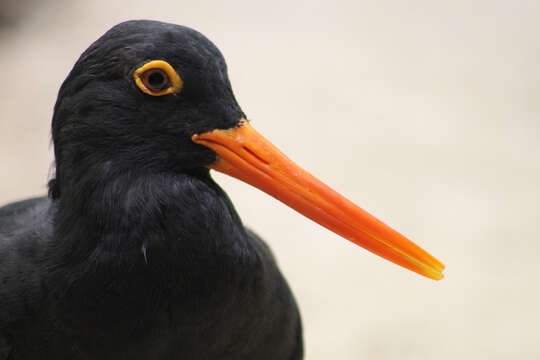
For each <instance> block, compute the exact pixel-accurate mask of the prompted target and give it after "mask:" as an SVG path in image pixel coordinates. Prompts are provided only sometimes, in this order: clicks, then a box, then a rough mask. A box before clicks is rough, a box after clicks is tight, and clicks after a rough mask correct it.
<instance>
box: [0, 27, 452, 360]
mask: <svg viewBox="0 0 540 360" xmlns="http://www.w3.org/2000/svg"><path fill="white" fill-rule="evenodd" d="M52 135H53V141H54V151H55V158H56V172H55V177H54V179H52V180H51V181H50V183H49V196H48V197H41V198H35V199H29V200H25V201H21V202H17V203H13V204H10V205H7V206H5V207H3V208H1V209H0V360H4V359H10V360H19V359H71V360H74V359H94V360H97V359H99V360H106V359H130V360H136V359H153V360H157V359H201V360H203V359H257V360H264V359H301V358H302V353H303V346H302V328H301V323H300V316H299V313H298V309H297V306H296V303H295V300H294V298H293V295H292V293H291V291H290V290H289V287H288V286H287V283H286V281H285V280H284V278H283V277H282V275H281V274H280V272H279V270H278V268H277V265H276V263H275V260H274V258H273V256H272V254H271V252H270V250H269V248H268V247H267V245H266V244H265V243H264V242H263V241H262V240H261V239H260V238H259V237H257V235H255V234H254V233H253V232H251V231H249V230H247V229H246V228H244V226H243V225H242V222H241V221H240V218H239V217H238V215H237V213H236V212H235V210H234V207H233V205H232V204H231V202H230V200H229V198H228V197H227V195H226V194H225V193H224V192H223V190H221V188H220V187H219V186H218V185H217V184H216V183H215V182H214V181H213V180H212V178H211V177H210V174H209V169H214V170H217V171H221V172H224V173H226V174H229V175H231V176H234V177H236V178H239V179H240V180H243V181H245V182H247V183H249V184H251V185H253V186H256V187H258V188H259V189H261V190H263V191H265V192H267V193H268V194H270V195H272V196H274V197H275V198H277V199H278V200H280V201H282V202H284V203H285V204H287V205H288V206H290V207H292V208H294V209H295V210H297V211H298V212H300V213H302V214H304V215H305V216H307V217H309V218H310V219H312V220H314V221H316V222H318V223H319V224H321V225H322V226H325V227H327V228H328V229H330V230H332V231H334V232H336V233H337V234H339V235H341V236H343V237H344V238H346V239H348V240H350V241H352V242H354V243H356V244H358V245H360V246H362V247H364V248H366V249H367V250H369V251H372V252H374V253H376V254H378V255H380V256H382V257H384V258H386V259H388V260H390V261H393V262H395V263H396V264H399V265H401V266H403V267H405V268H407V269H410V270H412V271H415V272H417V273H419V274H422V275H424V276H427V277H430V278H433V279H441V278H442V270H443V268H444V266H443V265H442V263H440V262H439V261H438V260H436V259H435V258H434V257H432V256H431V255H429V254H428V253H427V252H425V251H424V250H422V249H421V248H420V247H418V246H416V245H415V244H414V243H412V242H411V241H409V240H407V239H406V238H405V237H404V236H402V235H400V234H399V233H397V232H396V231H394V230H392V229H391V228H390V227H388V226H387V225H385V224H383V223H382V222H380V221H379V220H377V219H375V218H374V217H373V216H371V215H369V214H368V213H366V212H365V211H363V210H362V209H360V208H359V207H357V206H356V205H354V204H352V203H351V202H350V201H348V200H346V199H345V198H344V197H342V196H341V195H339V194H337V193H336V192H334V191H333V190H331V189H330V188H329V187H327V186H326V185H324V184H323V183H321V182H320V181H318V180H317V179H315V178H314V177H313V176H311V175H310V174H309V173H307V172H306V171H304V170H302V169H301V168H300V167H298V166H297V165H295V164H294V163H293V162H292V161H291V160H289V159H288V158H287V157H285V155H283V154H282V153H281V152H280V151H279V150H277V149H276V148H275V147H274V146H273V145H272V144H271V143H270V142H268V141H267V140H266V139H264V138H263V137H262V136H261V135H259V134H258V133H257V132H256V131H255V130H254V129H253V128H252V127H251V125H250V124H249V122H248V121H247V120H246V116H245V115H244V113H243V112H242V110H241V109H240V107H239V105H238V104H237V102H236V100H235V98H234V95H233V92H232V90H231V85H230V83H229V79H228V77H227V69H226V65H225V61H224V59H223V57H222V55H221V54H220V52H219V50H218V49H217V48H216V47H215V46H214V45H213V44H212V43H211V42H210V41H209V40H208V39H206V38H205V37H204V36H203V35H201V34H200V33H198V32H197V31H195V30H192V29H190V28H187V27H183V26H178V25H173V24H166V23H162V22H156V21H145V20H142V21H128V22H124V23H121V24H119V25H117V26H115V27H113V28H112V29H111V30H109V31H108V32H107V33H106V34H105V35H103V36H102V37H101V38H100V39H98V40H97V41H96V42H95V43H94V44H92V45H91V46H90V47H89V48H88V49H87V50H86V51H85V52H84V53H83V54H82V55H81V57H80V58H79V60H78V61H77V63H76V64H75V66H74V68H73V70H72V71H71V73H70V74H69V75H68V77H67V79H66V80H65V81H64V83H63V85H62V87H61V88H60V92H59V95H58V100H57V102H56V106H55V109H54V116H53V121H52Z"/></svg>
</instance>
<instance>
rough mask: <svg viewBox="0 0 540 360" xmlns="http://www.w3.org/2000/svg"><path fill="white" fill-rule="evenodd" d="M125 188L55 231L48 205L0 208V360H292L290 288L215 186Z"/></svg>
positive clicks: (36, 202)
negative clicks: (2, 358) (1, 356)
mask: <svg viewBox="0 0 540 360" xmlns="http://www.w3.org/2000/svg"><path fill="white" fill-rule="evenodd" d="M133 187H135V188H137V189H134V188H133ZM133 187H132V186H130V187H129V188H126V189H125V191H122V192H121V193H120V194H115V198H116V200H115V201H112V202H111V201H110V200H111V199H106V198H102V199H101V200H102V201H104V202H105V204H106V205H105V204H103V207H102V208H101V211H103V213H102V214H100V213H99V212H98V213H91V212H88V213H86V214H77V215H75V214H74V213H71V214H70V215H72V216H68V217H66V218H65V219H62V220H61V221H66V222H67V223H66V224H65V226H66V232H65V233H62V231H63V230H60V229H56V228H55V227H56V226H57V225H56V224H58V223H57V222H56V221H57V220H55V219H58V218H61V217H62V216H63V215H61V210H59V208H58V206H57V204H55V203H54V202H53V201H52V200H50V199H48V198H38V199H31V200H27V201H24V202H20V203H15V204H12V205H9V206H7V207H4V208H2V209H1V210H0V224H2V233H1V235H0V243H1V244H2V246H1V247H0V259H2V260H1V263H2V268H1V269H0V278H1V279H2V281H3V285H4V286H2V288H1V290H0V295H1V297H0V298H1V299H2V308H1V309H0V310H1V312H0V315H1V320H2V322H1V323H0V324H2V335H3V336H4V344H9V348H10V349H9V350H10V353H11V357H6V359H8V358H9V359H96V358H99V359H119V358H126V359H128V358H130V359H173V358H174V359H242V358H245V359H248V358H257V359H276V358H278V359H299V358H301V355H302V337H301V325H300V319H299V315H298V310H297V307H296V304H295V302H294V299H293V297H292V295H291V293H290V290H289V288H288V286H287V284H286V282H285V280H284V279H283V277H282V276H281V274H280V273H279V270H278V269H277V266H276V264H275V262H274V258H273V256H272V254H271V253H270V250H269V249H268V247H267V246H266V245H265V244H264V243H263V242H262V241H261V240H260V239H259V238H258V237H257V236H256V235H255V234H254V233H252V232H250V231H248V230H245V229H244V227H243V226H242V225H241V222H240V221H239V219H238V215H237V214H236V212H235V211H234V208H233V207H232V205H231V203H230V201H229V199H228V198H227V196H226V195H225V193H224V192H223V191H222V190H221V189H220V188H219V187H218V186H217V184H215V183H214V182H213V181H212V180H211V179H210V178H209V177H207V178H206V179H204V180H203V181H201V180H199V178H196V179H194V178H192V177H191V176H185V177H177V176H176V177H175V178H174V179H167V178H166V177H161V176H160V177H159V178H152V177H150V178H147V179H140V180H138V181H134V182H133ZM102 190H103V193H102V194H101V195H104V194H105V193H107V191H108V190H107V189H102ZM100 192H101V191H100ZM133 193H136V194H137V195H136V197H135V198H129V196H130V194H133ZM122 195H125V197H123V196H122ZM105 196H106V195H105ZM92 202H93V203H94V204H97V203H98V202H99V201H98V200H97V195H94V197H93V198H92ZM96 206H97V205H96ZM98 207H100V206H98ZM185 209H189V212H188V213H187V214H186V211H185ZM96 211H99V210H97V209H96ZM164 214H167V215H165V216H164ZM111 216H112V217H113V218H111ZM105 218H106V219H107V221H108V222H109V223H108V224H104V223H102V224H97V223H96V222H95V220H96V219H98V220H99V219H105ZM186 218H187V219H189V220H190V221H175V219H186ZM216 220H219V221H216ZM72 221H74V222H75V224H69V223H71V222H72ZM73 225H74V226H73ZM216 225H217V226H216ZM173 239H174V241H173ZM66 244H68V245H71V246H66ZM143 249H145V250H143ZM6 324H8V326H6ZM246 334H249V336H246ZM0 344H1V343H0ZM270 345H271V346H270ZM269 348H270V349H271V351H270V350H269ZM4 351H5V353H6V354H7V351H8V347H7V346H6V345H4Z"/></svg>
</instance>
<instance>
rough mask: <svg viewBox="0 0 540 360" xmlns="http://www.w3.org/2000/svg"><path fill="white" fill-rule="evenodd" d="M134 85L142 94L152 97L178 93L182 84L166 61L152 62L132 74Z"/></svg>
mask: <svg viewBox="0 0 540 360" xmlns="http://www.w3.org/2000/svg"><path fill="white" fill-rule="evenodd" d="M133 79H134V80H135V84H136V85H137V86H138V87H139V89H141V91H142V92H144V93H146V94H148V95H152V96H163V95H168V94H174V93H178V92H179V91H180V90H182V85H184V82H183V81H182V78H181V77H180V75H178V73H177V72H176V71H175V70H174V68H173V67H172V66H171V65H170V64H169V63H168V62H166V61H163V60H152V61H150V62H147V63H146V64H144V65H143V66H141V67H140V68H138V69H137V70H135V72H134V73H133Z"/></svg>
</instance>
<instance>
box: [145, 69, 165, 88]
mask: <svg viewBox="0 0 540 360" xmlns="http://www.w3.org/2000/svg"><path fill="white" fill-rule="evenodd" d="M165 81H166V80H165V75H163V74H162V73H161V72H159V71H154V72H152V73H151V74H150V75H148V85H150V87H151V88H153V89H158V90H161V88H163V86H165Z"/></svg>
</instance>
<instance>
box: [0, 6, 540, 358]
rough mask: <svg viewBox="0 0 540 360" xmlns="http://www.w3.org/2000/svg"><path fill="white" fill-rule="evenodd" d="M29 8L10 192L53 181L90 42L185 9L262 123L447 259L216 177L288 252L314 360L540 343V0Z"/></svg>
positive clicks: (14, 103) (464, 354)
mask: <svg viewBox="0 0 540 360" xmlns="http://www.w3.org/2000/svg"><path fill="white" fill-rule="evenodd" d="M13 4H16V2H14V1H13V2H11V5H13ZM25 4H26V8H25V9H17V7H14V6H12V7H7V6H4V7H3V9H4V10H3V11H4V12H5V13H4V14H3V16H0V19H1V21H2V22H3V23H2V25H4V26H3V27H1V28H0V66H1V76H0V79H1V86H0V109H1V110H0V113H1V116H0V164H1V168H0V181H1V187H0V203H7V202H9V201H12V200H17V199H21V198H24V197H28V196H31V195H38V194H43V193H44V192H45V183H46V181H47V177H48V172H49V168H50V163H51V161H52V156H51V149H50V146H49V123H50V119H51V112H52V106H53V103H54V101H55V98H56V93H57V89H58V87H59V85H60V83H61V82H62V81H63V79H64V78H65V76H66V74H67V73H68V71H69V70H70V68H71V67H72V65H73V63H74V61H75V60H76V59H77V57H78V56H79V54H80V53H81V52H82V51H83V50H84V49H85V48H86V47H87V46H88V45H89V44H90V43H91V42H92V41H94V40H95V39H96V38H97V37H98V36H100V35H101V34H102V33H104V32H105V31H106V30H107V29H108V28H110V27H111V26H112V25H114V24H115V23H118V22H120V21H122V20H127V19H132V18H151V19H159V20H164V21H170V22H175V23H179V24H184V25H188V26H191V27H194V28H196V29H198V30H200V31H201V32H203V33H204V34H206V35H207V36H208V37H209V38H210V39H212V40H213V41H214V42H215V43H216V44H217V45H218V47H220V49H221V50H222V51H223V53H224V55H225V58H226V59H227V61H228V64H229V69H230V78H231V81H232V84H233V88H234V90H235V93H236V96H237V99H238V101H239V102H240V104H241V106H242V107H243V109H244V111H245V112H246V113H247V115H248V116H249V117H250V118H251V119H253V124H254V126H255V127H256V128H257V129H258V130H259V131H260V132H262V133H263V134H265V135H266V136H267V137H268V138H270V139H271V140H272V141H273V142H274V143H275V144H276V145H278V146H279V147H280V148H282V150H283V151H284V152H285V153H287V154H288V155H289V156H290V157H291V158H293V159H294V160H296V161H297V162H298V163H299V164H301V165H302V166H304V167H305V168H307V169H309V170H310V171H311V172H312V173H314V174H315V175H317V176H318V177H320V178H321V179H323V180H324V181H326V182H327V183H328V184H330V185H331V186H333V187H334V188H336V189H337V190H339V191H340V192H342V193H343V194H345V195H347V196H348V197H349V198H351V199H352V200H354V201H355V202H357V203H358V204H359V205H361V206H362V207H364V208H365V209H367V210H369V211H370V212H372V213H373V214H375V215H376V216H378V217H379V218H381V219H382V220H384V221H385V222H387V223H389V224H391V225H392V226H393V227H395V228H396V229H398V230H400V231H401V232H403V233H404V234H406V235H408V236H409V237H411V238H412V239H413V240H415V241H416V242H418V243H419V244H421V245H422V246H424V247H425V248H426V249H428V250H429V251H430V252H432V253H433V254H434V255H436V256H437V257H439V258H440V259H441V260H443V261H444V262H445V263H446V265H447V271H446V278H445V279H444V280H443V281H440V282H434V281H430V280H428V279H425V278H422V277H420V276H417V275H415V274H414V273H411V272H408V271H405V270H402V269H401V268H399V267H397V266H395V265H392V264H390V263H388V262H386V261H383V260H381V259H379V258H377V257H376V256H374V255H372V254H370V253H367V252H365V251H364V250H362V249H361V248H358V247H356V246H354V245H352V244H350V243H348V242H347V241H344V240H342V239H340V238H338V237H337V236H336V235H334V234H332V233H330V232H329V231H326V230H325V229H323V228H321V227H320V226H318V225H316V224H314V223H312V222H310V221H308V220H306V219H305V218H303V217H301V216H300V215H297V214H296V213H295V212H293V211H292V210H290V209H288V208H287V207H285V206H284V205H282V204H280V203H278V202H277V201H275V200H273V199H272V198H270V197H268V196H267V195H265V194H263V193H261V192H259V191H258V190H255V189H253V188H250V187H249V186H248V185H244V184H242V183H240V182H238V181H236V180H233V179H229V178H226V177H225V176H219V175H216V178H217V180H218V181H219V183H220V184H222V186H223V187H224V188H225V189H226V190H227V191H228V193H229V194H230V196H231V198H232V199H233V201H234V203H235V205H236V207H237V209H238V211H239V213H240V214H241V216H242V218H243V220H244V222H245V223H246V224H248V225H249V226H251V227H252V228H254V229H255V230H256V231H257V232H259V233H260V234H263V235H264V237H265V239H266V240H267V241H268V242H269V243H270V245H271V246H272V248H273V249H274V251H275V253H276V254H277V257H278V259H279V262H280V264H281V268H282V270H283V272H284V273H285V274H286V276H287V278H288V279H289V281H290V284H291V286H292V288H293V290H294V292H295V294H296V296H297V298H298V301H299V303H300V306H301V310H302V315H303V319H304V326H305V341H306V350H307V359H312V360H315V359H363V358H366V359H458V358H459V359H511V358H519V359H539V358H540V331H539V329H538V326H539V324H540V310H539V309H538V304H540V287H539V280H538V276H539V275H540V225H539V217H540V215H539V204H540V139H539V138H540V101H539V97H540V45H539V44H540V42H539V41H538V35H539V34H540V2H538V1H451V2H450V1H444V2H443V1H408V2H404V1H397V0H396V1H336V2H329V1H326V2H321V1H271V2H254V1H219V2H218V1H215V2H212V1H171V2H156V1H142V2H138V1H124V2H117V1H111V0H108V1H105V0H96V1H92V2H85V3H82V2H69V1H52V0H51V1H42V2H30V3H23V5H25ZM18 16H19V17H18Z"/></svg>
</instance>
